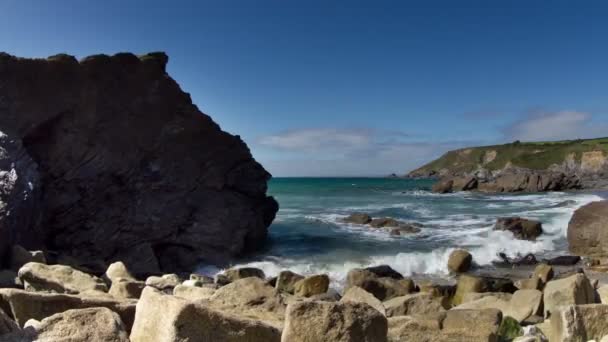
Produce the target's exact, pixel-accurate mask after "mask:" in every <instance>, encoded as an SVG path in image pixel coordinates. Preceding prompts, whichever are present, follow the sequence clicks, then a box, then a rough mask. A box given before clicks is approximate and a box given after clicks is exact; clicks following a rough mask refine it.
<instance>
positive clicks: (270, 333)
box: [130, 287, 281, 342]
mask: <svg viewBox="0 0 608 342" xmlns="http://www.w3.org/2000/svg"><path fill="white" fill-rule="evenodd" d="M280 340H281V332H280V330H279V329H277V328H275V327H273V326H270V325H268V324H265V323H263V322H260V321H256V320H251V319H245V318H240V317H236V316H233V315H229V314H225V313H222V312H220V311H217V310H213V309H211V308H210V307H208V306H206V305H204V304H202V303H196V302H192V301H189V300H186V299H183V298H179V297H175V296H172V295H167V294H164V293H163V292H160V291H158V290H156V289H154V288H152V287H146V288H145V289H144V292H143V293H142V296H141V299H140V300H139V302H138V303H137V310H136V313H135V322H134V324H133V329H132V330H131V335H130V341H131V342H165V341H189V342H207V341H225V342H278V341H280Z"/></svg>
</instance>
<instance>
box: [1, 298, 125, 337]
mask: <svg viewBox="0 0 608 342" xmlns="http://www.w3.org/2000/svg"><path fill="white" fill-rule="evenodd" d="M91 307H105V308H108V309H110V310H112V311H114V312H116V313H117V314H118V315H119V316H120V318H121V320H122V322H123V323H124V324H125V326H126V327H127V330H130V328H131V326H132V325H133V316H134V315H135V302H134V301H129V300H122V301H121V300H116V299H106V298H103V297H84V296H74V295H67V294H49V293H42V292H28V291H23V290H15V289H0V308H1V309H4V310H5V311H6V312H10V314H11V316H12V317H13V318H14V319H15V321H16V322H17V324H19V325H20V326H23V325H24V324H25V322H27V321H28V320H30V319H35V320H39V321H40V320H42V319H44V318H46V317H49V316H51V315H54V314H56V313H60V312H64V311H66V310H70V309H85V308H91Z"/></svg>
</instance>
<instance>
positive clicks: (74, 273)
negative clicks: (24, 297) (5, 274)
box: [19, 262, 108, 294]
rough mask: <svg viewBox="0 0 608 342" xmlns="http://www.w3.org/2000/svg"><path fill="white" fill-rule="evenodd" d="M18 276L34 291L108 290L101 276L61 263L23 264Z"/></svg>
mask: <svg viewBox="0 0 608 342" xmlns="http://www.w3.org/2000/svg"><path fill="white" fill-rule="evenodd" d="M19 278H20V279H21V280H22V281H23V282H24V284H26V288H29V289H31V290H35V291H49V292H57V293H70V294H78V293H80V292H84V291H90V290H94V291H103V292H108V287H107V285H106V284H105V282H104V281H103V280H102V279H101V278H97V277H95V276H92V275H89V274H86V273H84V272H80V271H78V270H76V269H74V268H72V267H69V266H63V265H51V266H49V265H45V264H40V263H36V262H30V263H27V264H25V265H24V266H23V267H22V268H21V269H20V270H19Z"/></svg>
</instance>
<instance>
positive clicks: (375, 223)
mask: <svg viewBox="0 0 608 342" xmlns="http://www.w3.org/2000/svg"><path fill="white" fill-rule="evenodd" d="M400 224H401V222H399V221H397V220H395V219H393V218H390V217H382V218H375V219H373V220H371V222H370V223H369V225H370V226H372V227H374V228H388V227H399V225H400Z"/></svg>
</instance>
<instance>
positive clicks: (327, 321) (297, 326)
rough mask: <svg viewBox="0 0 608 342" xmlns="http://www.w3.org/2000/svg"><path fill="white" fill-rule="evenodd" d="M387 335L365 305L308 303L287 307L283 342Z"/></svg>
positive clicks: (368, 341) (377, 339) (356, 340)
mask: <svg viewBox="0 0 608 342" xmlns="http://www.w3.org/2000/svg"><path fill="white" fill-rule="evenodd" d="M387 331H388V322H387V320H386V317H384V315H382V314H381V313H380V312H378V310H376V309H374V308H372V307H371V306H369V305H367V304H365V303H352V302H344V303H328V302H314V301H305V302H300V303H294V304H290V305H289V306H288V307H287V313H286V317H285V327H284V329H283V335H282V337H281V341H282V342H309V341H335V342H386V341H387ZM133 342H137V341H133Z"/></svg>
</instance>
